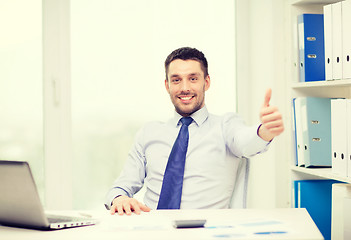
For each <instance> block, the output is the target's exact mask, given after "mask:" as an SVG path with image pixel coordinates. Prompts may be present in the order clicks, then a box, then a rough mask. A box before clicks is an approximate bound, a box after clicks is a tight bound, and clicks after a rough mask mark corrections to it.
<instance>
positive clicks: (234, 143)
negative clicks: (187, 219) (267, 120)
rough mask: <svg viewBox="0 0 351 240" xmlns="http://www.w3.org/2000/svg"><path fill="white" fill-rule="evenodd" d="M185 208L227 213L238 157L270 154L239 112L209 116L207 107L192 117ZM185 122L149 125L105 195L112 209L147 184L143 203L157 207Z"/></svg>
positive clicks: (186, 166)
mask: <svg viewBox="0 0 351 240" xmlns="http://www.w3.org/2000/svg"><path fill="white" fill-rule="evenodd" d="M191 117H192V118H193V120H194V121H193V122H192V123H191V124H190V125H189V145H188V151H187V155H186V163H185V170H184V181H183V192H182V199H181V205H180V208H181V209H200V208H228V206H229V202H230V198H231V196H232V193H233V188H234V185H235V179H236V172H237V167H238V161H239V159H238V158H241V157H251V156H253V155H256V154H258V153H261V152H263V151H266V150H267V147H268V145H269V142H266V141H264V140H262V139H261V138H260V137H259V136H258V135H257V130H258V126H254V127H248V126H246V125H245V124H244V122H243V121H242V119H241V118H240V117H239V116H238V115H237V114H234V113H227V114H225V115H223V116H216V115H213V114H209V113H208V111H207V108H206V107H203V108H202V109H200V110H198V111H197V112H195V113H194V114H192V115H191ZM181 118H182V116H181V115H179V114H178V113H175V116H174V117H173V118H172V119H170V120H169V121H168V122H166V123H163V122H150V123H148V124H146V125H145V126H144V127H143V128H142V129H141V130H140V131H139V132H138V134H137V138H136V141H135V143H134V146H133V147H132V149H131V151H130V153H129V156H128V159H127V161H126V165H125V166H124V169H123V171H122V173H121V175H120V176H119V177H118V178H117V180H116V181H115V182H114V184H113V186H112V188H111V190H110V191H109V192H108V194H107V196H106V203H105V206H106V207H107V208H108V209H109V208H110V206H111V202H112V200H113V199H114V198H115V197H116V196H118V195H127V196H129V197H133V195H134V194H135V193H136V192H138V191H139V190H140V189H141V188H142V187H143V185H144V184H145V187H146V192H145V196H144V203H145V205H147V206H148V207H150V208H151V209H156V208H157V203H158V200H159V196H160V192H161V187H162V180H163V174H164V172H165V169H166V165H167V161H168V157H169V154H170V152H171V149H172V146H173V143H174V142H175V140H176V138H177V136H178V132H179V129H180V125H181V122H180V121H179V120H180V119H181Z"/></svg>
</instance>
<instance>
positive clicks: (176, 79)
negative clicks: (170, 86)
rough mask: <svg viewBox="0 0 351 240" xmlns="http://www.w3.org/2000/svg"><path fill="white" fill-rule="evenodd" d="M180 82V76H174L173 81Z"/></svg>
mask: <svg viewBox="0 0 351 240" xmlns="http://www.w3.org/2000/svg"><path fill="white" fill-rule="evenodd" d="M178 82H180V78H172V83H178Z"/></svg>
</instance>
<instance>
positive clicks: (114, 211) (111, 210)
mask: <svg viewBox="0 0 351 240" xmlns="http://www.w3.org/2000/svg"><path fill="white" fill-rule="evenodd" d="M116 211H117V209H116V206H115V205H112V206H111V208H110V213H111V215H114V214H115V213H116Z"/></svg>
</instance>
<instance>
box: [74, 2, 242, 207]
mask: <svg viewBox="0 0 351 240" xmlns="http://www.w3.org/2000/svg"><path fill="white" fill-rule="evenodd" d="M234 12H235V8H234V3H233V1H229V0H227V1H220V2H218V1H211V0H207V1H203V0H192V1H187V0H171V1H164V0H153V1H151V0H139V1H115V0H104V1H100V0H91V1H86V0H72V1H71V51H72V121H73V122H72V123H73V125H72V133H73V142H74V143H73V146H74V148H73V154H74V157H73V159H74V160H73V161H74V165H73V172H74V178H73V182H74V185H73V194H74V195H73V196H74V197H73V199H74V207H75V208H95V207H98V206H101V204H102V202H103V200H104V196H105V194H106V192H107V190H108V189H109V187H110V186H111V184H112V183H113V181H114V179H115V178H116V177H117V176H118V175H119V173H120V171H121V169H122V167H123V165H124V162H125V160H126V158H127V155H128V151H129V150H130V148H131V146H132V144H133V140H134V137H135V133H136V132H137V130H138V129H139V128H140V127H141V126H142V125H143V124H145V122H147V121H150V120H162V121H166V120H167V119H168V118H170V117H171V116H173V111H174V110H173V109H174V108H173V105H172V103H171V101H170V99H169V96H168V94H167V92H166V90H165V87H164V79H165V76H164V67H163V66H164V65H163V64H164V60H165V58H166V57H167V55H168V54H169V53H170V52H171V51H173V50H174V49H176V48H178V47H183V46H190V47H196V48H198V49H199V50H202V51H203V52H204V53H205V55H206V57H207V59H208V61H209V73H210V76H211V80H212V85H211V87H210V89H209V91H207V93H206V104H207V106H208V108H209V111H210V112H212V113H217V114H221V113H224V112H228V111H235V106H236V102H235V101H236V97H235V92H236V90H235V21H234Z"/></svg>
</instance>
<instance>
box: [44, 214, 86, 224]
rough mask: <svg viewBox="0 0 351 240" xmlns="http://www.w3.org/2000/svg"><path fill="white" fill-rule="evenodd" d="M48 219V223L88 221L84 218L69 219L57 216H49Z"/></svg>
mask: <svg viewBox="0 0 351 240" xmlns="http://www.w3.org/2000/svg"><path fill="white" fill-rule="evenodd" d="M47 218H48V221H49V222H50V223H62V222H78V221H84V220H86V219H84V218H78V217H69V216H56V215H48V216H47Z"/></svg>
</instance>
